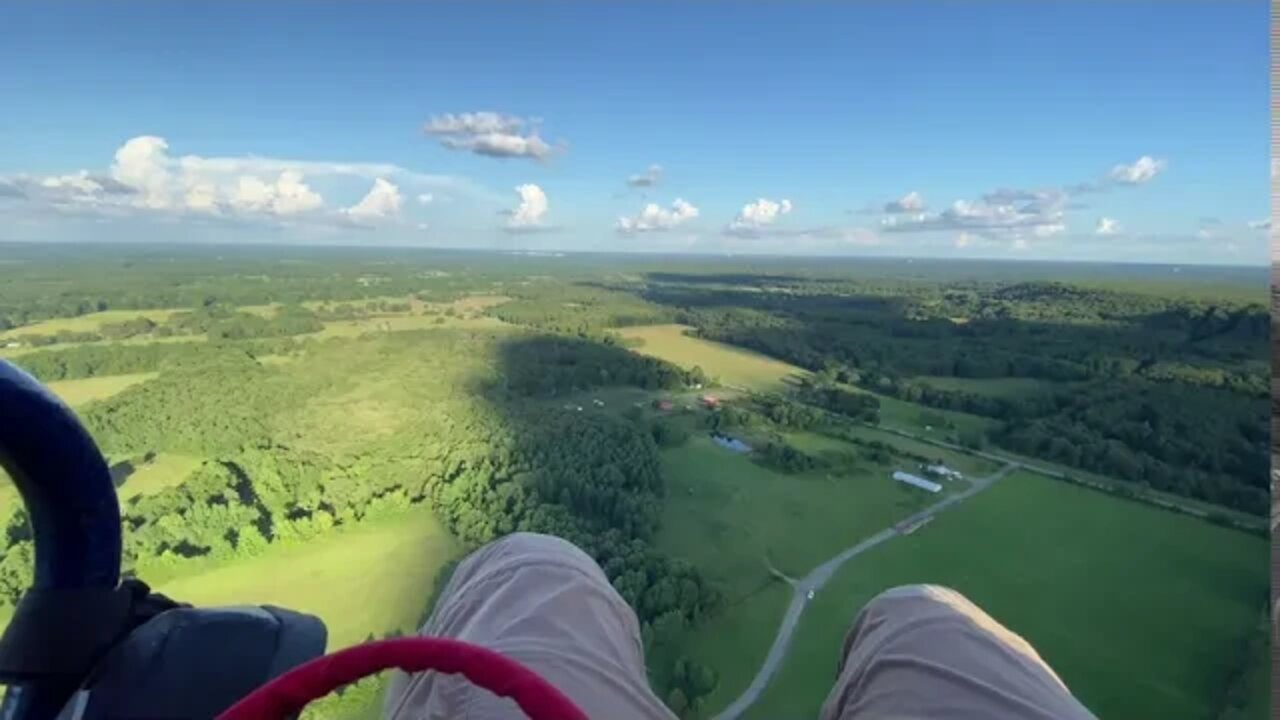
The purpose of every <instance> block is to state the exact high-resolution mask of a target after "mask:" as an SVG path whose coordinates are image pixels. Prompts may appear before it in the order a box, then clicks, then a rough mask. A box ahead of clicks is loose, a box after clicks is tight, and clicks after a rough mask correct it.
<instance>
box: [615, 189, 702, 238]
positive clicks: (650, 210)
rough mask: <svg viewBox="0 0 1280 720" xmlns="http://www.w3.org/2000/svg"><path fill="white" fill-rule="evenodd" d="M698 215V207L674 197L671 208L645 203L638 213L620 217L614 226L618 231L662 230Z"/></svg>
mask: <svg viewBox="0 0 1280 720" xmlns="http://www.w3.org/2000/svg"><path fill="white" fill-rule="evenodd" d="M696 217H698V208H696V207H694V206H693V204H692V203H690V202H687V201H685V200H684V199H682V198H676V200H675V202H673V203H671V208H670V209H667V208H663V207H661V206H659V205H658V204H657V203H649V204H648V205H645V206H644V208H643V209H642V210H641V211H640V213H639V214H638V215H634V216H632V217H625V216H624V217H620V218H618V223H617V225H615V226H614V227H615V228H616V229H617V230H618V232H623V233H643V232H663V231H667V230H671V229H672V228H675V227H678V226H680V225H683V224H684V223H686V222H688V221H690V220H692V219H694V218H696Z"/></svg>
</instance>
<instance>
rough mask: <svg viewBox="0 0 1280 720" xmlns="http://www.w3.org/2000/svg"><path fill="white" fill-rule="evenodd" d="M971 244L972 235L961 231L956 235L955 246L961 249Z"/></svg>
mask: <svg viewBox="0 0 1280 720" xmlns="http://www.w3.org/2000/svg"><path fill="white" fill-rule="evenodd" d="M972 244H973V236H972V235H970V234H969V233H967V232H962V233H960V234H959V235H956V239H955V246H956V247H957V248H959V249H961V250H963V249H965V248H967V247H969V246H970V245H972Z"/></svg>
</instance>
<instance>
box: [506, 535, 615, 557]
mask: <svg viewBox="0 0 1280 720" xmlns="http://www.w3.org/2000/svg"><path fill="white" fill-rule="evenodd" d="M490 544H491V545H493V546H495V547H501V548H502V549H503V550H506V551H509V552H513V553H519V554H521V555H528V556H534V557H543V556H546V557H564V556H575V557H584V558H587V559H590V557H591V556H589V555H587V553H586V552H585V551H583V549H582V548H580V547H578V546H577V545H574V544H573V543H571V542H569V541H568V540H565V539H564V538H561V537H556V536H555V535H544V534H542V533H534V532H515V533H511V534H510V535H504V536H503V537H501V538H498V539H497V540H494V541H493V542H492V543H490Z"/></svg>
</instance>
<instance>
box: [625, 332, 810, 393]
mask: <svg viewBox="0 0 1280 720" xmlns="http://www.w3.org/2000/svg"><path fill="white" fill-rule="evenodd" d="M687 329H689V328H687V327H686V326H684V325H641V326H637V327H629V328H622V329H621V330H619V331H618V332H619V334H621V335H622V337H624V338H626V339H628V340H639V341H641V342H642V343H643V344H641V345H639V346H637V347H634V348H632V349H633V350H635V351H636V352H638V353H641V354H642V355H650V356H653V357H656V358H659V359H662V360H666V361H668V362H671V363H675V364H676V365H681V366H683V367H693V366H695V365H697V366H699V367H701V368H702V369H703V371H705V372H706V373H707V374H708V375H710V376H712V377H714V378H716V379H717V380H719V381H720V382H721V383H722V384H725V385H737V386H741V387H746V388H750V389H752V390H771V391H779V390H782V389H783V388H784V387H785V383H784V381H785V380H786V379H787V378H790V377H797V376H802V375H804V374H805V371H803V370H801V369H800V368H797V367H795V366H794V365H789V364H787V363H785V362H782V361H781V360H775V359H773V358H771V357H768V356H765V355H761V354H760V353H757V352H752V351H750V350H743V349H741V348H736V347H733V346H731V345H724V344H722V343H717V342H711V341H709V340H702V339H699V338H695V337H689V336H688V335H685V334H684V332H685V330H687Z"/></svg>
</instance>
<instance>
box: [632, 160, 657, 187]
mask: <svg viewBox="0 0 1280 720" xmlns="http://www.w3.org/2000/svg"><path fill="white" fill-rule="evenodd" d="M661 182H662V166H661V165H650V166H649V167H648V169H646V170H645V171H644V172H642V173H637V174H635V175H632V176H631V177H629V178H627V184H628V185H630V186H631V187H654V186H655V185H658V184H659V183H661Z"/></svg>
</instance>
